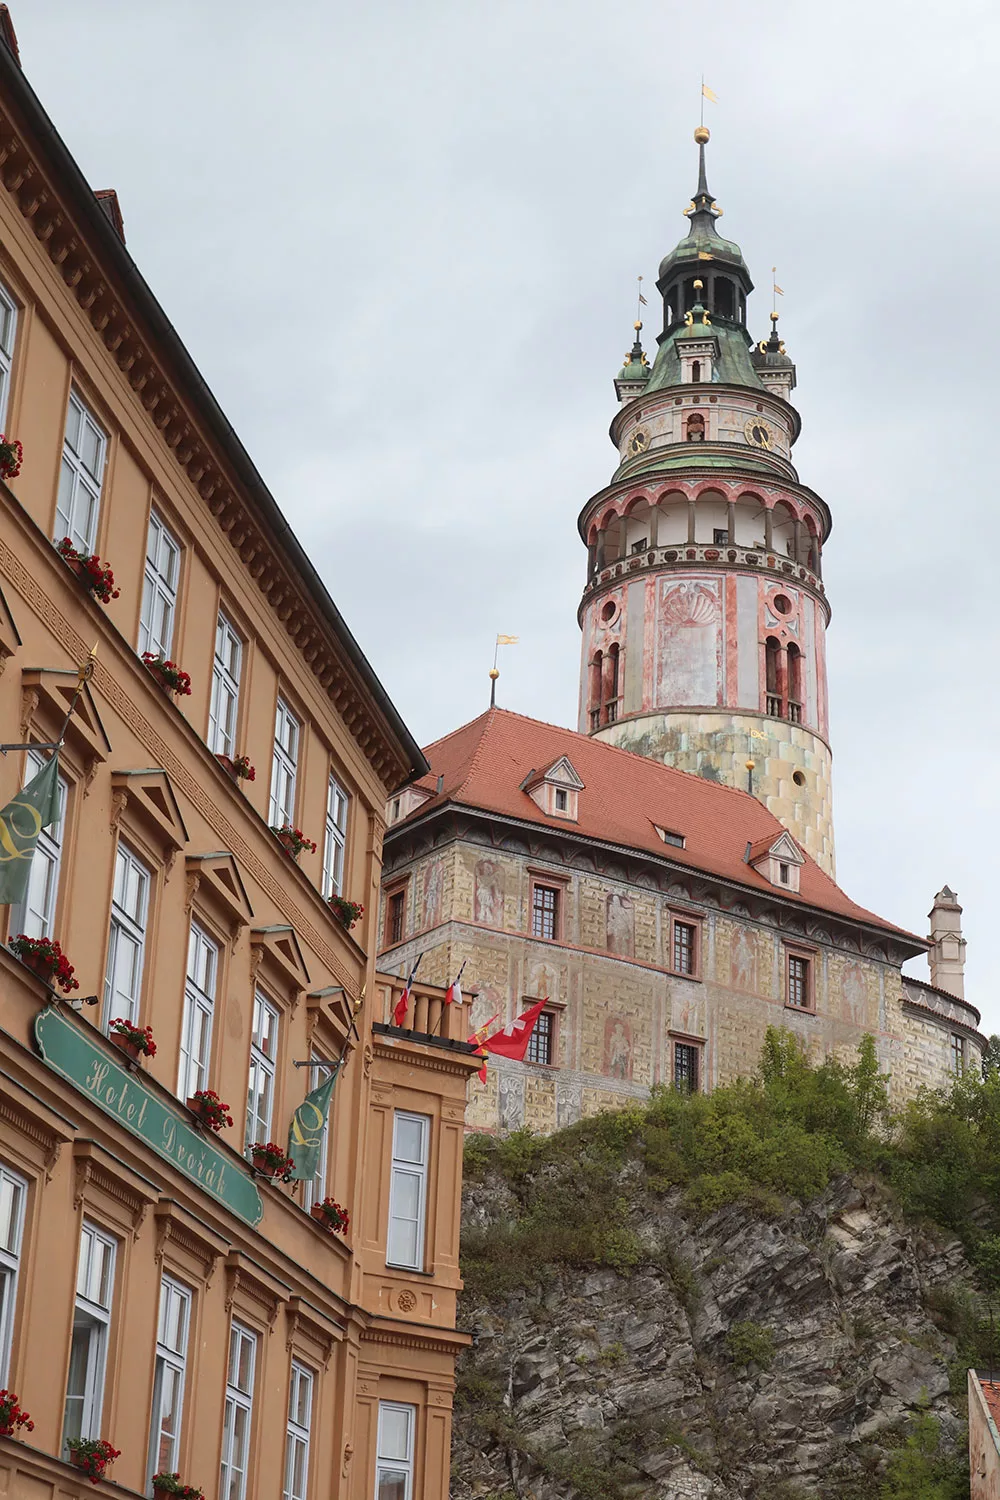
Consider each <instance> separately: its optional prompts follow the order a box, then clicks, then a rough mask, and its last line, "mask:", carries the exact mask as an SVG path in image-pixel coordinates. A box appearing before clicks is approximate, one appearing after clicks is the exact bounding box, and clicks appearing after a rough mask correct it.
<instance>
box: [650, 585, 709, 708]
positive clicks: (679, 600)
mask: <svg viewBox="0 0 1000 1500" xmlns="http://www.w3.org/2000/svg"><path fill="white" fill-rule="evenodd" d="M721 590H722V584H721V582H720V580H719V579H709V580H707V581H705V582H700V581H699V582H696V581H695V580H693V579H685V580H682V581H681V582H680V583H677V582H673V581H672V580H670V579H666V578H664V579H662V580H661V582H660V608H659V639H658V642H657V684H656V699H657V702H659V703H690V704H712V703H721V702H722V650H723V646H722V594H721Z"/></svg>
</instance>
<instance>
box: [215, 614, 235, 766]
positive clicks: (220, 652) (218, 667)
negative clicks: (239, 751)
mask: <svg viewBox="0 0 1000 1500" xmlns="http://www.w3.org/2000/svg"><path fill="white" fill-rule="evenodd" d="M242 662H243V642H242V641H241V640H240V637H239V636H238V635H237V634H236V631H235V630H234V629H233V627H232V625H231V624H230V623H229V621H228V620H227V618H226V616H225V615H224V614H223V613H222V610H221V609H220V610H219V619H218V622H217V623H216V627H215V659H214V661H213V662H212V701H211V704H210V705H209V710H208V748H209V749H210V750H211V751H212V753H213V755H230V756H232V755H235V754H236V712H237V709H238V708H239V706H240V668H241V666H242Z"/></svg>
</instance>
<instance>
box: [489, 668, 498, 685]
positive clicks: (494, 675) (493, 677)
mask: <svg viewBox="0 0 1000 1500" xmlns="http://www.w3.org/2000/svg"><path fill="white" fill-rule="evenodd" d="M499 676H500V673H499V672H498V671H497V669H496V667H490V680H491V681H492V682H496V680H497V678H498V677H499Z"/></svg>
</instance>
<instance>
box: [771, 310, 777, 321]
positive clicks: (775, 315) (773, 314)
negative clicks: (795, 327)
mask: <svg viewBox="0 0 1000 1500" xmlns="http://www.w3.org/2000/svg"><path fill="white" fill-rule="evenodd" d="M777 321H778V314H777V313H776V312H773V313H772V314H771V322H772V323H777Z"/></svg>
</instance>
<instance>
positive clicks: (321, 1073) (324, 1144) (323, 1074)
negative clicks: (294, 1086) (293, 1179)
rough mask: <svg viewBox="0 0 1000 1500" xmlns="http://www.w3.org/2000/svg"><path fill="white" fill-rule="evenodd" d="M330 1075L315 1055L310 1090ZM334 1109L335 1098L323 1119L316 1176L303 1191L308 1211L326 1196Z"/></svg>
mask: <svg viewBox="0 0 1000 1500" xmlns="http://www.w3.org/2000/svg"><path fill="white" fill-rule="evenodd" d="M329 1076H330V1069H329V1068H324V1067H317V1066H316V1060H315V1055H314V1057H313V1065H312V1067H310V1069H309V1092H310V1093H312V1091H313V1089H318V1088H319V1086H320V1084H321V1083H322V1082H323V1080H324V1079H326V1078H329ZM332 1110H333V1100H332V1099H331V1100H330V1108H329V1109H328V1110H327V1113H326V1119H325V1120H324V1121H323V1133H322V1135H321V1136H320V1138H319V1162H318V1163H317V1166H316V1175H315V1177H309V1178H307V1179H306V1182H305V1184H304V1187H303V1191H302V1206H303V1208H304V1209H305V1211H306V1213H308V1212H309V1210H310V1209H311V1208H312V1206H313V1204H314V1203H322V1201H323V1199H324V1198H325V1197H326V1163H327V1152H328V1150H329V1145H330V1115H331V1113H332Z"/></svg>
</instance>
